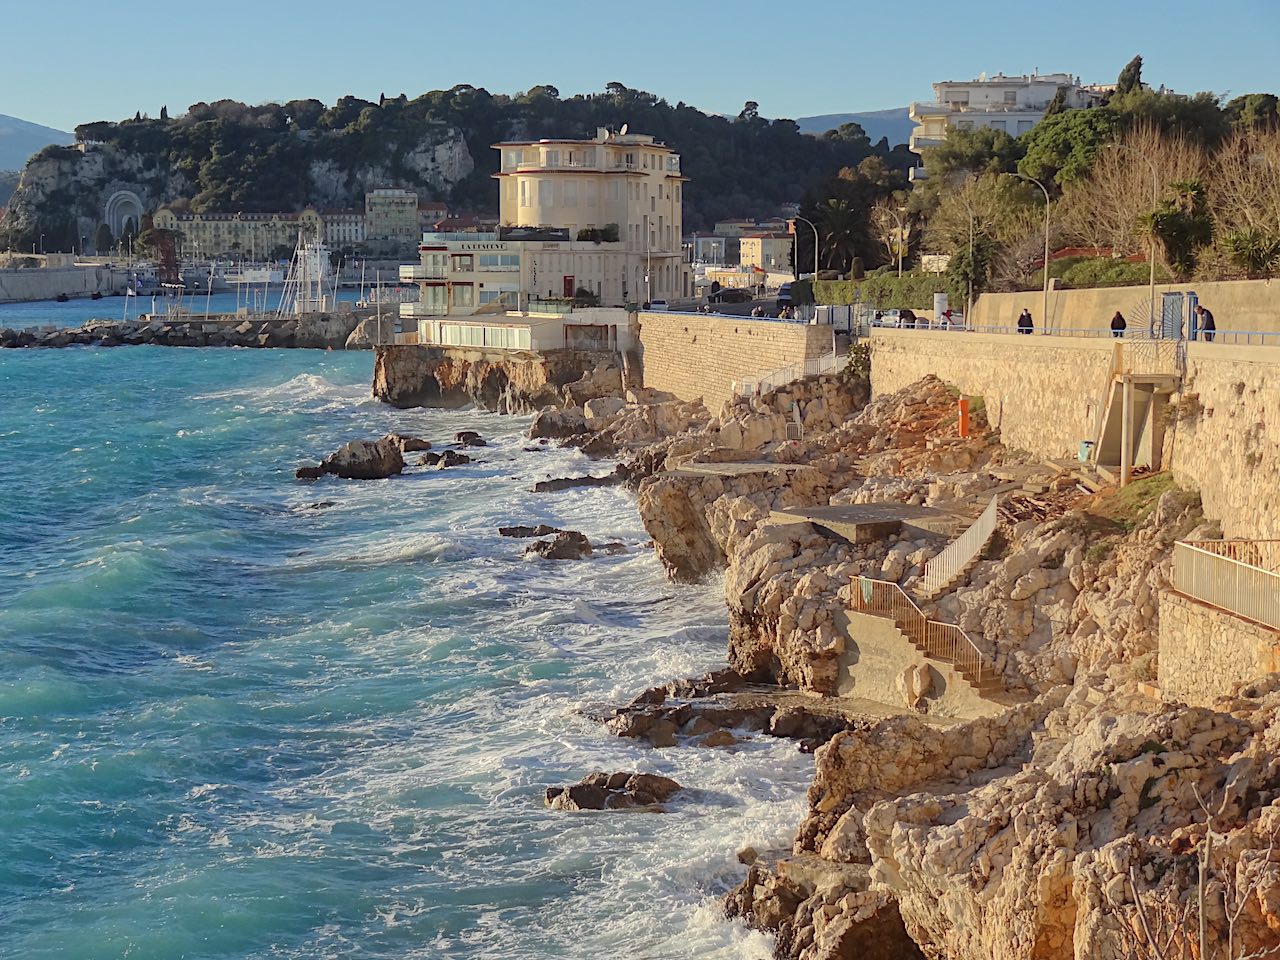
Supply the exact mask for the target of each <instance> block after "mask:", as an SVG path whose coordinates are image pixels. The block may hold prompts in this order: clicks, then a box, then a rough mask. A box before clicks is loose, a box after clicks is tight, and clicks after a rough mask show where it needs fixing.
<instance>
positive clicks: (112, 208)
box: [102, 190, 142, 237]
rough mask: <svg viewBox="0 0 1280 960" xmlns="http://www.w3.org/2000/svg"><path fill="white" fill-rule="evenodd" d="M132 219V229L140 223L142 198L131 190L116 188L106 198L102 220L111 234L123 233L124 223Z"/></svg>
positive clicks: (137, 227) (135, 228) (136, 228)
mask: <svg viewBox="0 0 1280 960" xmlns="http://www.w3.org/2000/svg"><path fill="white" fill-rule="evenodd" d="M129 220H132V221H133V227H134V230H135V231H136V230H138V229H139V224H141V223H142V200H140V199H139V198H138V195H137V194H136V193H134V192H133V191H132V190H117V191H116V192H115V193H113V194H112V195H111V196H110V197H109V198H108V199H107V205H106V207H105V208H104V210H103V212H102V221H103V222H104V223H105V224H106V225H107V226H109V227H110V228H111V235H112V236H114V237H120V236H123V235H124V227H125V224H126V223H127V222H128V221H129Z"/></svg>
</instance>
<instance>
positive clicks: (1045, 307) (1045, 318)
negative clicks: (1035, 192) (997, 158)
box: [1009, 173, 1049, 331]
mask: <svg viewBox="0 0 1280 960" xmlns="http://www.w3.org/2000/svg"><path fill="white" fill-rule="evenodd" d="M1009 176H1011V177H1017V178H1018V179H1019V180H1026V181H1027V182H1028V183H1034V184H1035V185H1036V186H1037V187H1039V188H1040V192H1041V193H1043V194H1044V295H1043V299H1042V300H1041V301H1040V323H1041V325H1042V326H1043V327H1044V329H1045V330H1046V331H1047V330H1048V329H1049V189H1048V188H1047V187H1046V186H1045V185H1044V184H1043V183H1041V182H1040V181H1039V180H1037V179H1036V178H1035V177H1028V176H1027V175H1026V174H1025V173H1011V174H1009Z"/></svg>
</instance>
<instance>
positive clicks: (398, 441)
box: [383, 433, 431, 453]
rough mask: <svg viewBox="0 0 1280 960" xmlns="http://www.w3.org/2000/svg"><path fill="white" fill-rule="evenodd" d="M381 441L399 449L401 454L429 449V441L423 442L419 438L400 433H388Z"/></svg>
mask: <svg viewBox="0 0 1280 960" xmlns="http://www.w3.org/2000/svg"><path fill="white" fill-rule="evenodd" d="M383 439H384V440H389V441H391V442H392V443H394V444H395V445H396V446H397V447H399V448H400V452H401V453H417V452H418V451H420V450H430V449H431V444H430V442H429V441H426V440H423V439H421V438H420V437H410V436H407V435H405V434H402V433H389V434H387V435H386V436H385V437H383Z"/></svg>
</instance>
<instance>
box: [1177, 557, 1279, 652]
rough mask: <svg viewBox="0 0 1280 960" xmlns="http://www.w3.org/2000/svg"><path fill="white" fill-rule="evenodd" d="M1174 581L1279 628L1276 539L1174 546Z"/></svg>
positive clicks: (1188, 591)
mask: <svg viewBox="0 0 1280 960" xmlns="http://www.w3.org/2000/svg"><path fill="white" fill-rule="evenodd" d="M1173 586H1174V589H1176V590H1177V591H1178V592H1179V593H1183V594H1186V595H1187V596H1189V597H1194V598H1195V599H1196V600H1200V601H1202V602H1204V603H1207V604H1209V605H1211V606H1214V607H1219V608H1221V609H1223V610H1226V611H1228V612H1229V613H1234V614H1236V615H1237V616H1241V617H1245V618H1247V619H1249V620H1254V621H1256V622H1258V623H1262V624H1265V625H1267V626H1269V627H1274V628H1275V629H1277V630H1280V540H1199V541H1179V542H1178V543H1175V544H1174V545H1173Z"/></svg>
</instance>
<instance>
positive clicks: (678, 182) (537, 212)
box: [494, 128, 685, 301]
mask: <svg viewBox="0 0 1280 960" xmlns="http://www.w3.org/2000/svg"><path fill="white" fill-rule="evenodd" d="M494 148H495V149H496V150H498V151H499V152H500V153H501V156H502V162H501V166H500V168H499V172H498V173H497V174H495V177H496V179H497V180H498V202H499V209H500V216H501V222H502V223H503V224H504V225H509V226H517V227H556V228H561V229H566V230H568V231H569V237H570V239H571V240H575V241H576V240H577V239H578V237H579V233H580V232H581V231H593V230H604V229H606V228H607V227H609V225H616V226H617V231H618V239H617V242H618V243H620V244H621V245H622V247H621V249H622V251H623V252H624V253H625V254H626V256H625V258H624V260H625V277H622V278H620V279H621V282H622V283H623V285H624V286H625V287H626V290H627V297H629V298H630V299H633V300H637V301H643V300H655V299H669V298H671V297H674V296H678V295H680V291H681V273H682V267H681V246H680V239H681V237H682V236H683V230H682V226H683V213H682V210H683V206H682V204H683V199H684V198H683V192H684V181H685V178H684V177H683V176H681V174H680V157H679V155H678V154H676V153H675V152H674V151H673V150H672V149H671V148H670V147H668V146H667V145H666V144H663V143H659V142H658V141H657V140H655V139H654V138H653V137H650V136H645V135H643V134H636V133H627V134H621V133H613V132H611V131H608V130H605V129H603V128H601V129H600V130H598V131H597V132H596V136H595V139H593V140H537V141H513V142H507V143H498V144H495V145H494Z"/></svg>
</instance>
